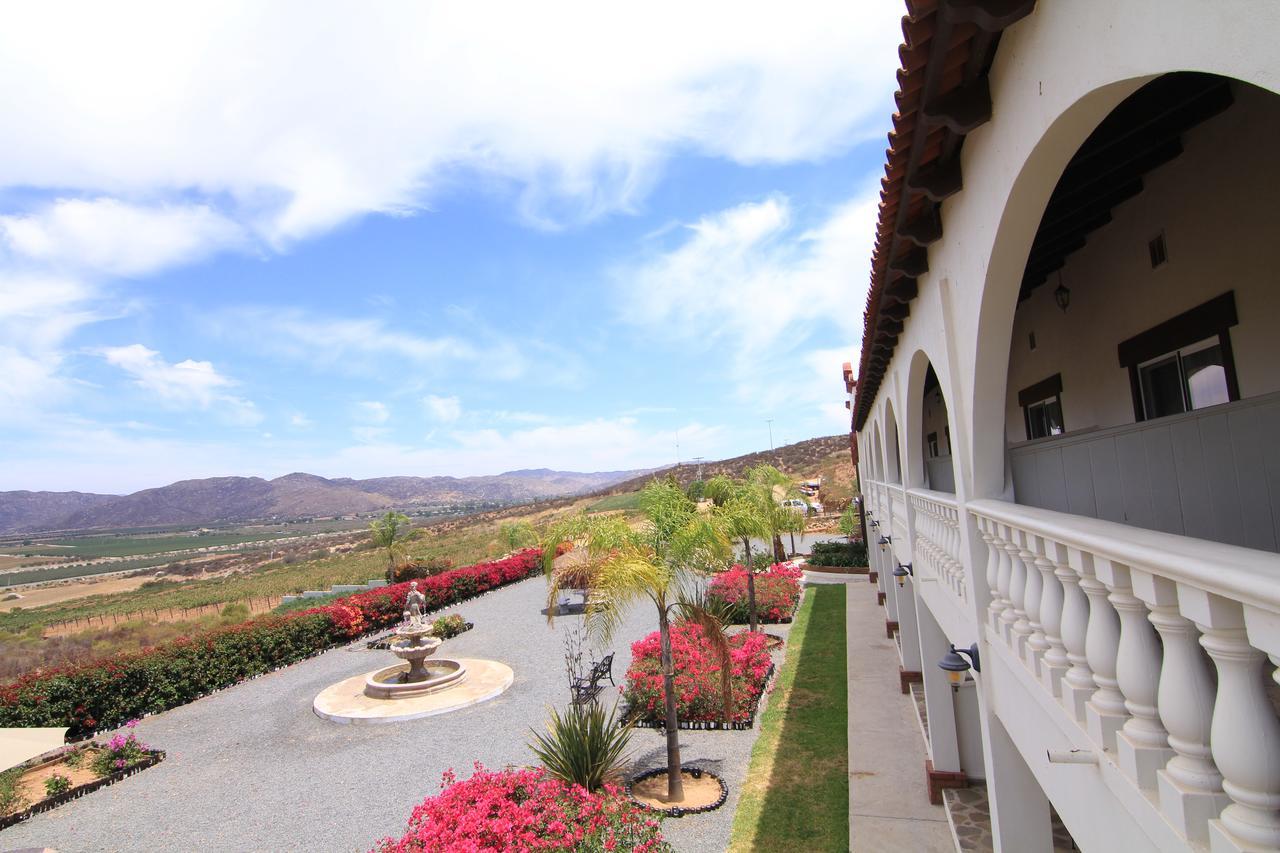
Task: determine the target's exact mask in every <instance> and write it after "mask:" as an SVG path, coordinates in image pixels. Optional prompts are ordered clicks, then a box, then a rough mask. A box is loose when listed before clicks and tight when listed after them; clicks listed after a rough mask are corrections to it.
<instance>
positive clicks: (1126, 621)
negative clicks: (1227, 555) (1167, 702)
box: [1099, 562, 1173, 789]
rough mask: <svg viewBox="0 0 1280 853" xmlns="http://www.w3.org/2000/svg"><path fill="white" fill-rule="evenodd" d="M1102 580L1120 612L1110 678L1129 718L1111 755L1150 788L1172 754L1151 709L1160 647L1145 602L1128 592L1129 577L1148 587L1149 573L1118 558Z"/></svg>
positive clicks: (1166, 734) (1156, 691)
mask: <svg viewBox="0 0 1280 853" xmlns="http://www.w3.org/2000/svg"><path fill="white" fill-rule="evenodd" d="M1103 569H1104V570H1105V573H1106V576H1105V577H1103V572H1099V577H1100V578H1101V579H1102V580H1103V581H1104V582H1105V583H1106V585H1107V587H1108V589H1110V590H1111V595H1110V596H1108V598H1107V600H1108V601H1110V602H1111V604H1112V606H1113V607H1115V609H1116V613H1117V614H1118V615H1119V617H1120V647H1119V649H1118V651H1117V653H1116V681H1117V683H1118V684H1119V685H1120V692H1121V693H1123V694H1124V707H1125V710H1127V711H1128V712H1129V719H1128V720H1126V721H1125V724H1124V727H1123V728H1122V729H1121V730H1120V733H1119V735H1118V736H1117V738H1116V756H1117V759H1118V761H1119V764H1120V769H1121V770H1123V771H1124V772H1125V774H1126V775H1127V776H1128V777H1129V778H1130V779H1132V780H1133V781H1135V782H1137V783H1138V786H1139V787H1141V788H1148V789H1155V787H1156V771H1157V770H1159V769H1160V768H1162V767H1164V765H1165V764H1166V763H1167V762H1168V761H1169V759H1170V758H1172V757H1173V751H1172V750H1171V749H1169V732H1168V731H1166V730H1165V727H1164V724H1163V723H1162V722H1160V714H1159V711H1158V710H1157V703H1158V695H1159V689H1160V668H1161V664H1162V659H1163V650H1162V649H1161V647H1160V638H1159V636H1158V635H1157V634H1156V632H1155V627H1154V626H1153V625H1152V624H1151V620H1150V619H1148V618H1147V605H1146V602H1144V601H1143V600H1142V599H1140V598H1138V597H1137V596H1136V595H1134V590H1133V589H1132V586H1133V585H1134V578H1137V579H1138V581H1137V585H1138V586H1140V587H1141V588H1142V589H1143V590H1144V592H1146V591H1149V590H1150V587H1151V579H1152V576H1151V575H1150V574H1149V573H1147V572H1143V571H1141V570H1136V569H1132V568H1130V567H1128V566H1124V565H1122V564H1120V563H1112V562H1108V563H1105V564H1104V566H1103Z"/></svg>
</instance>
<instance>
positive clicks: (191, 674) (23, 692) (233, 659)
mask: <svg viewBox="0 0 1280 853" xmlns="http://www.w3.org/2000/svg"><path fill="white" fill-rule="evenodd" d="M541 571H542V562H541V553H540V552H539V551H538V550H537V549H529V550H526V551H521V552H519V553H517V554H513V555H511V556H510V557H505V558H503V559H501V560H495V561H492V562H488V563H478V564H476V565H474V566H466V567H463V568H459V569H453V570H451V571H448V572H443V573H441V574H438V575H434V576H432V577H429V578H424V579H422V580H419V581H418V591H419V592H421V593H422V594H423V595H424V596H425V597H426V609H427V610H432V609H438V608H441V607H446V606H449V605H452V604H456V603H457V602H460V601H463V600H465V599H467V598H471V597H473V596H476V595H480V594H481V593H484V592H488V591H489V590H492V589H496V588H498V587H500V586H505V585H506V584H509V583H514V582H516V581H520V580H524V579H525V578H528V577H531V576H533V575H535V574H538V573H540V572H541ZM408 591H409V584H408V583H402V584H396V585H394V586H386V587H380V588H377V589H371V590H368V591H365V592H358V593H356V594H354V595H349V596H346V597H345V598H340V599H338V600H337V601H334V602H332V603H330V604H326V605H324V606H321V607H314V608H311V609H308V610H299V611H295V612H292V613H286V614H280V615H267V616H260V617H257V618H254V619H250V620H248V621H246V622H242V623H240V624H238V625H232V626H228V627H225V628H217V629H214V630H212V631H207V632H204V633H200V634H196V635H194V636H192V637H185V638H183V639H180V640H177V641H175V642H172V643H165V644H163V645H160V646H155V647H153V648H150V649H146V650H144V651H142V652H133V653H127V654H119V655H113V656H111V657H108V658H102V659H99V660H94V661H87V662H84V663H78V664H70V665H66V666H59V667H52V668H49V669H41V670H35V671H32V672H29V673H26V674H25V675H22V676H21V677H19V678H17V679H15V680H13V681H10V682H7V683H5V684H3V685H0V727H3V726H68V727H70V729H71V731H70V732H69V733H68V734H69V735H70V736H71V737H73V738H74V737H80V736H85V735H88V734H91V733H93V732H94V731H97V730H98V729H101V728H111V727H114V726H117V725H119V724H120V723H122V722H123V721H125V720H128V719H132V718H135V717H142V716H145V715H146V714H156V713H159V712H161V711H167V710H168V709H170V708H176V707H177V706H179V705H184V704H186V703H187V702H190V701H192V700H194V699H198V698H200V697H201V696H205V695H208V694H209V693H212V692H214V691H215V690H221V689H223V688H226V687H230V686H232V685H233V684H237V683H239V682H241V681H244V680H245V679H247V678H252V677H254V676H257V675H262V674H263V673H266V672H270V671H272V670H275V669H279V668H280V667H283V666H288V665H289V664H293V663H297V662H298V661H300V660H304V659H306V658H308V657H312V656H313V655H317V654H320V653H321V652H323V651H326V650H327V649H330V648H332V647H334V646H337V645H342V644H344V643H347V642H349V641H351V640H352V639H354V638H356V637H359V636H362V635H364V634H367V633H369V632H372V631H376V630H380V629H383V628H387V627H389V626H391V625H394V624H395V623H397V622H399V621H400V619H401V618H402V617H403V613H404V602H405V596H406V595H407V594H408Z"/></svg>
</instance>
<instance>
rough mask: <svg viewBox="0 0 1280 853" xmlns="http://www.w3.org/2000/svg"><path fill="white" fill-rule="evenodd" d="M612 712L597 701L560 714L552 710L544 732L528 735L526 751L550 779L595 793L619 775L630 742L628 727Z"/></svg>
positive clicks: (570, 708)
mask: <svg viewBox="0 0 1280 853" xmlns="http://www.w3.org/2000/svg"><path fill="white" fill-rule="evenodd" d="M616 713H617V712H616V710H615V709H613V708H610V709H609V711H608V712H607V713H606V712H605V709H604V708H603V707H601V706H600V704H599V703H597V702H587V703H584V704H581V705H572V706H570V707H569V710H568V711H566V712H565V713H564V714H561V713H560V712H559V711H557V710H556V709H554V708H552V709H551V719H550V720H548V721H547V731H546V733H545V734H544V733H541V732H532V734H533V740H532V741H531V742H530V743H529V748H530V749H532V750H533V753H534V755H536V756H538V759H539V760H540V761H541V762H542V766H543V767H545V768H547V772H548V773H550V774H551V775H552V776H554V777H556V778H557V779H559V780H561V781H562V782H567V783H569V784H573V785H581V786H582V787H584V788H586V789H587V790H588V791H595V790H597V789H599V788H600V787H602V786H603V785H604V783H606V782H608V781H611V780H613V779H615V778H617V777H618V776H620V775H621V773H622V767H623V764H624V763H625V756H626V752H627V747H628V746H629V745H630V743H631V732H632V726H631V724H630V723H626V724H624V725H619V723H618V720H617V719H616V718H615V714H616Z"/></svg>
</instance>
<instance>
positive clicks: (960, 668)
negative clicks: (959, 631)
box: [895, 572, 982, 684]
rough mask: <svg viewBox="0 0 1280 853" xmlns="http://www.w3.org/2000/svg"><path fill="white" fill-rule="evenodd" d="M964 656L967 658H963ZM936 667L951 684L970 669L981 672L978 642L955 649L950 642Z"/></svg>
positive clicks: (960, 678) (962, 677) (959, 679)
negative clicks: (942, 671)
mask: <svg viewBox="0 0 1280 853" xmlns="http://www.w3.org/2000/svg"><path fill="white" fill-rule="evenodd" d="M895 574H896V572H895ZM962 655H963V657H962ZM965 658H968V659H969V660H965ZM970 661H972V666H970ZM938 669H941V670H944V671H945V672H946V673H947V678H948V679H950V680H951V683H952V684H959V683H960V682H961V681H963V680H964V674H965V673H966V672H968V671H969V670H970V669H972V670H973V671H974V672H982V664H981V662H980V661H979V659H978V644H977V643H974V644H973V645H972V646H970V647H969V648H967V649H957V648H956V647H955V644H954V643H952V644H951V651H949V652H947V653H946V654H945V655H943V657H942V660H940V661H938Z"/></svg>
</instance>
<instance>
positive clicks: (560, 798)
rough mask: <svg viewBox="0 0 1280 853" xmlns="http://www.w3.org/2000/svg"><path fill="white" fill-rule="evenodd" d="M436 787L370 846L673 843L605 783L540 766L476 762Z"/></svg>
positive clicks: (635, 846) (387, 851)
mask: <svg viewBox="0 0 1280 853" xmlns="http://www.w3.org/2000/svg"><path fill="white" fill-rule="evenodd" d="M442 788H443V789H444V790H443V791H442V792H441V793H440V794H437V795H436V796H434V797H428V798H427V799H426V800H424V801H423V802H422V804H421V805H419V806H417V807H416V808H414V810H413V814H412V815H411V816H410V818H409V826H408V831H407V832H406V833H405V835H404V836H403V837H402V838H399V839H393V838H384V839H382V840H381V841H379V842H378V844H377V846H376V847H374V848H373V851H371V853H454V851H459V852H460V853H461V851H466V853H485V851H494V852H495V853H496V851H508V850H510V851H519V852H520V853H523V851H532V850H549V851H566V853H567V851H590V853H596V851H605V850H618V851H635V853H670V851H671V849H672V848H671V846H670V845H669V844H667V843H666V842H664V841H663V840H662V834H661V833H660V832H659V831H658V821H657V820H656V819H655V818H653V817H651V816H649V815H648V814H647V813H645V812H643V811H642V810H641V809H640V808H639V807H638V806H637V805H635V804H634V803H633V802H631V801H630V800H629V799H628V798H627V797H626V796H624V795H623V794H622V793H621V792H620V791H619V790H618V789H617V788H614V787H612V786H610V785H606V786H605V787H604V789H603V790H602V791H599V792H597V793H591V792H589V791H588V790H587V789H586V788H583V787H581V786H579V785H570V784H567V783H565V782H561V781H559V780H557V779H554V778H552V777H551V776H548V775H547V773H546V771H545V770H543V769H542V768H537V769H530V770H516V769H508V770H500V771H490V770H486V769H485V768H484V766H483V765H481V764H480V763H479V762H477V763H476V765H475V774H474V775H473V776H472V777H471V778H470V779H466V780H463V781H461V782H460V781H458V780H457V778H456V777H455V776H454V775H453V772H452V771H445V774H444V781H443V784H442Z"/></svg>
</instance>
